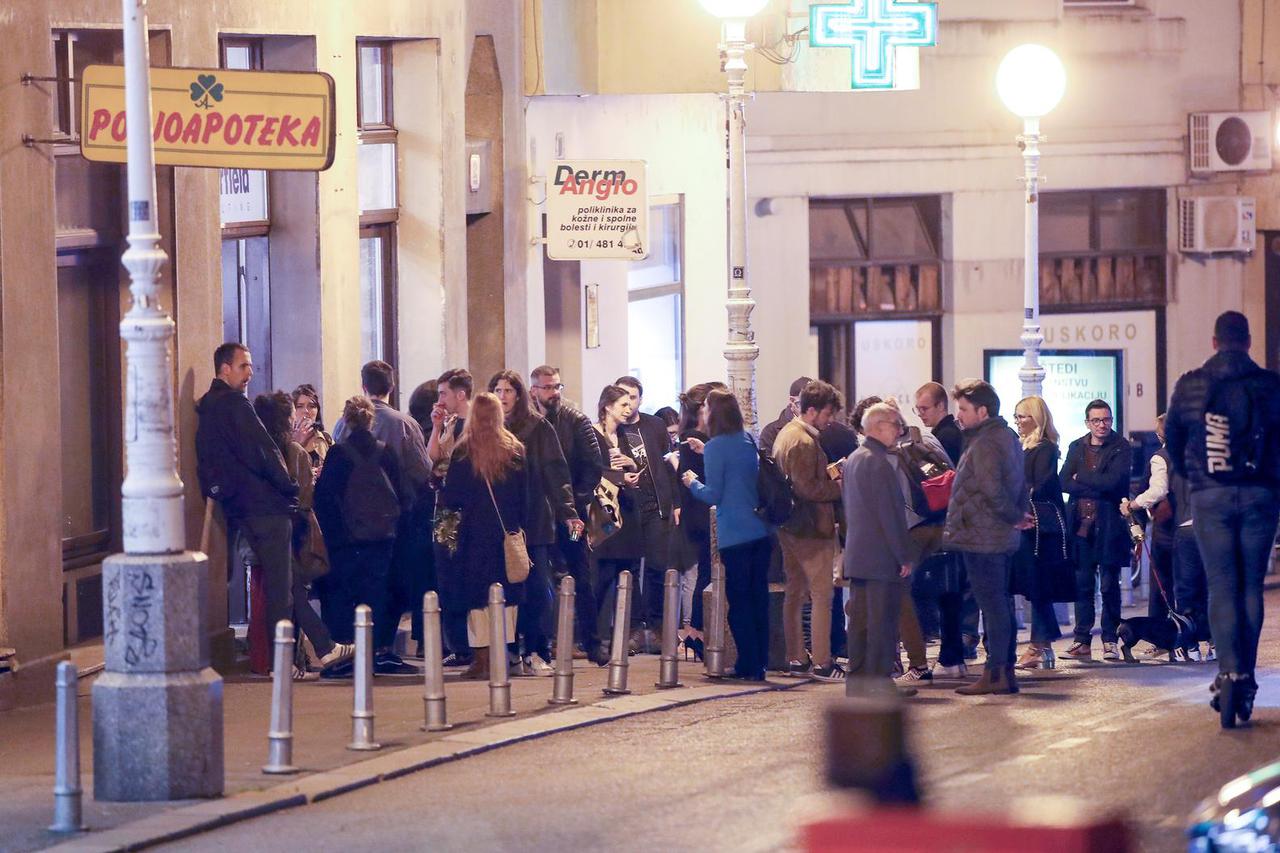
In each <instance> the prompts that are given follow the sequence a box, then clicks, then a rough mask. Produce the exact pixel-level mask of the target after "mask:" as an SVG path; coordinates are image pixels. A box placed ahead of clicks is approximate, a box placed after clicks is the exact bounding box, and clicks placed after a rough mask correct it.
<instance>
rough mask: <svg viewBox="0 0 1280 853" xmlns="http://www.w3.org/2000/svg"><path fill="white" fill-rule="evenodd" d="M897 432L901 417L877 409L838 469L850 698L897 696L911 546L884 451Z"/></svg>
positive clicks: (909, 691) (907, 690)
mask: <svg viewBox="0 0 1280 853" xmlns="http://www.w3.org/2000/svg"><path fill="white" fill-rule="evenodd" d="M901 432H902V415H901V414H900V413H899V412H898V410H897V409H895V408H894V407H893V406H890V405H888V404H886V403H877V404H875V405H874V406H871V407H870V408H868V409H867V410H866V411H865V412H864V413H863V415H862V433H863V436H864V441H863V443H862V446H861V447H859V448H858V449H857V450H856V451H854V452H853V453H852V454H851V455H850V456H849V458H848V460H847V461H846V462H845V464H844V478H843V479H844V488H843V497H844V513H845V522H846V525H847V530H848V534H847V538H846V541H845V549H844V576H845V577H846V578H848V579H849V592H850V599H849V604H848V611H847V612H848V614H849V676H848V681H846V683H845V692H846V694H848V695H850V696H856V695H859V694H865V693H871V692H889V691H893V690H895V689H897V690H898V691H900V692H901V693H902V694H904V695H908V696H910V695H913V694H914V693H915V692H916V690H915V688H914V687H910V686H899V687H896V688H895V685H894V683H893V680H892V678H891V674H892V672H893V659H894V656H895V655H896V654H897V647H898V614H899V610H900V608H901V604H902V584H903V582H904V581H905V580H906V578H908V577H910V575H911V556H910V555H911V540H910V539H909V537H908V535H907V521H906V515H905V513H904V512H903V511H902V502H901V500H899V499H898V495H899V489H898V475H897V473H896V472H895V471H894V469H893V466H892V465H891V464H890V462H889V448H891V447H893V445H894V443H895V442H896V441H897V438H898V436H899V435H900V434H901Z"/></svg>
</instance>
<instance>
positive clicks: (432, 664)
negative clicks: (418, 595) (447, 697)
mask: <svg viewBox="0 0 1280 853" xmlns="http://www.w3.org/2000/svg"><path fill="white" fill-rule="evenodd" d="M422 673H423V677H422V681H423V684H422V708H423V716H424V722H423V724H422V730H423V731H427V732H443V731H446V730H448V729H451V728H453V724H452V723H450V722H449V720H448V714H447V713H446V711H445V705H444V643H443V642H441V640H440V596H438V595H436V594H435V593H434V592H428V593H427V594H426V595H424V596H422Z"/></svg>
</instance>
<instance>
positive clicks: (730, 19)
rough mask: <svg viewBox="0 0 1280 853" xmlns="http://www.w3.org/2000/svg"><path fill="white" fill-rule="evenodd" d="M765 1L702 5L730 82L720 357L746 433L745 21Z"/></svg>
mask: <svg viewBox="0 0 1280 853" xmlns="http://www.w3.org/2000/svg"><path fill="white" fill-rule="evenodd" d="M767 2H768V0H702V5H703V6H704V7H705V8H706V10H707V11H708V12H710V13H711V14H713V15H715V16H716V17H718V18H720V19H721V20H722V29H721V33H722V36H721V37H722V39H723V44H721V45H720V50H721V53H722V55H723V56H724V71H725V74H726V75H727V76H728V78H729V95H728V99H727V101H726V106H727V108H728V111H729V122H728V125H729V139H728V155H729V156H728V169H729V223H728V224H729V251H728V260H729V290H728V301H727V305H728V311H729V336H728V340H727V341H726V343H725V349H724V357H725V360H726V361H727V362H728V374H729V390H730V391H732V392H733V394H734V396H735V397H737V398H738V405H739V406H740V407H741V408H742V417H743V420H744V421H746V427H747V429H748V430H749V431H750V432H755V429H756V359H757V358H758V357H759V356H760V347H759V345H757V344H756V338H755V333H754V332H752V331H751V312H752V310H753V309H754V308H755V307H756V303H755V300H753V299H752V298H751V288H750V287H748V286H747V163H746V134H747V125H746V101H747V96H746V87H745V79H746V74H747V61H746V58H745V56H746V51H747V47H748V45H747V20H748V19H749V18H751V17H752V16H753V15H755V14H756V13H757V12H759V11H760V10H761V9H762V8H764V6H765V4H766V3H767Z"/></svg>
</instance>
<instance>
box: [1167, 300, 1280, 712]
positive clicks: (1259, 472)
mask: <svg viewBox="0 0 1280 853" xmlns="http://www.w3.org/2000/svg"><path fill="white" fill-rule="evenodd" d="M1251 342H1252V341H1251V338H1250V335H1249V320H1248V318H1246V317H1245V316H1244V315H1243V314H1241V313H1240V312H1238V311H1227V312H1225V313H1223V314H1222V315H1221V316H1219V317H1218V319H1217V322H1216V323H1215V324H1214V327H1213V348H1214V350H1215V351H1216V354H1215V355H1214V356H1213V357H1212V358H1210V359H1209V360H1208V361H1206V362H1205V363H1204V366H1203V367H1201V368H1199V369H1197V370H1193V371H1191V372H1190V373H1188V374H1186V375H1184V376H1183V377H1182V378H1181V379H1179V380H1178V384H1177V385H1176V386H1175V387H1174V389H1173V398H1172V399H1171V400H1170V401H1169V413H1168V419H1167V420H1166V421H1165V437H1166V439H1167V445H1166V446H1167V448H1168V451H1169V461H1170V463H1171V464H1172V465H1173V470H1174V472H1175V473H1177V474H1178V475H1180V476H1185V477H1186V478H1187V480H1188V486H1189V487H1190V492H1191V509H1192V518H1193V521H1192V524H1193V526H1194V528H1195V534H1196V540H1197V542H1198V543H1199V546H1200V555H1201V556H1202V557H1203V558H1204V568H1205V573H1206V575H1207V577H1208V585H1209V627H1210V630H1211V631H1212V633H1213V642H1214V645H1215V646H1216V647H1217V654H1218V677H1217V678H1216V679H1215V680H1214V683H1213V686H1212V687H1211V690H1212V692H1213V700H1212V704H1213V707H1214V709H1215V710H1218V711H1219V713H1220V714H1221V721H1222V725H1223V727H1224V728H1231V727H1234V726H1235V722H1236V718H1237V717H1239V718H1240V719H1242V720H1248V719H1249V717H1250V716H1251V715H1252V714H1253V698H1254V695H1255V694H1256V693H1257V691H1258V683H1257V681H1256V680H1255V678H1254V667H1255V665H1256V664H1257V658H1258V636H1259V634H1260V633H1261V632H1262V589H1263V577H1264V575H1265V574H1266V571H1267V563H1268V560H1269V557H1270V554H1271V549H1272V547H1273V545H1274V543H1275V536H1276V521H1277V518H1280V376H1277V375H1276V374H1275V373H1273V372H1272V371H1269V370H1263V369H1262V368H1261V367H1259V366H1258V365H1257V364H1256V363H1254V361H1253V359H1251V358H1249V346H1250V344H1251Z"/></svg>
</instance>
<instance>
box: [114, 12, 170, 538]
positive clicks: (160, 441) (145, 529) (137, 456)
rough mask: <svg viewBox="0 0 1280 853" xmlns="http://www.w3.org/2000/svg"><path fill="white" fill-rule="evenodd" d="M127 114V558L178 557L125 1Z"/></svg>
mask: <svg viewBox="0 0 1280 853" xmlns="http://www.w3.org/2000/svg"><path fill="white" fill-rule="evenodd" d="M123 4H124V64H125V69H124V75H125V114H126V116H127V123H128V157H129V162H128V170H127V171H128V176H129V208H128V214H129V248H128V249H127V250H126V251H125V253H124V256H123V258H122V259H121V260H122V261H123V263H124V266H125V268H126V269H127V270H128V271H129V278H130V283H129V289H130V291H131V292H132V294H133V306H132V307H131V308H130V309H129V313H128V314H126V315H125V317H124V319H123V320H121V322H120V336H121V337H122V338H123V339H124V341H125V343H126V345H127V349H126V354H127V374H126V381H125V430H124V441H125V464H126V467H127V469H128V473H127V475H126V476H125V479H124V486H123V488H122V490H121V491H122V494H123V498H124V500H123V518H124V550H125V553H126V554H175V553H179V552H181V551H182V550H183V549H184V548H185V545H186V531H185V529H184V525H183V517H182V481H181V480H179V479H178V467H177V446H176V444H175V441H174V432H173V383H172V375H173V369H172V365H171V364H170V356H169V344H170V341H172V340H173V336H174V323H173V320H172V319H171V318H170V317H169V315H168V314H167V313H165V311H164V310H163V309H162V308H161V307H160V300H159V292H158V291H159V276H160V269H161V268H162V267H163V266H164V264H165V262H166V261H168V257H167V256H166V255H165V253H164V250H163V249H161V248H160V233H159V229H158V228H157V227H156V170H155V163H154V155H153V153H152V148H151V145H152V142H151V70H150V68H149V62H150V60H149V57H148V51H147V29H146V27H147V25H146V11H145V0H123Z"/></svg>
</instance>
